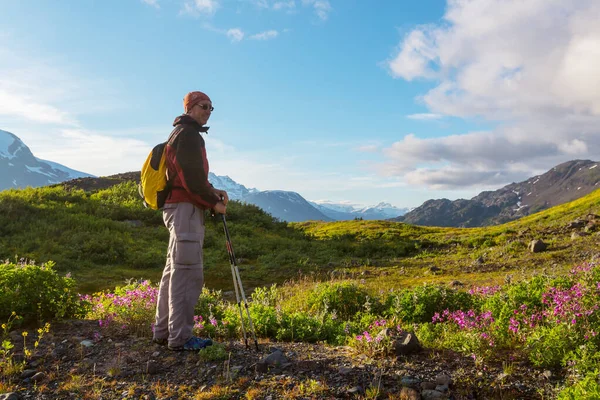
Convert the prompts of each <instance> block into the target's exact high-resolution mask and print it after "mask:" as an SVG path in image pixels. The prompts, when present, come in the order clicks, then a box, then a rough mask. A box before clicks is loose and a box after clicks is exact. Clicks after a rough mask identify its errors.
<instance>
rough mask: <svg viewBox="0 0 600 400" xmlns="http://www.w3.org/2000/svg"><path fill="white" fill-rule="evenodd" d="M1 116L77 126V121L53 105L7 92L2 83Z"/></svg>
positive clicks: (0, 88)
mask: <svg viewBox="0 0 600 400" xmlns="http://www.w3.org/2000/svg"><path fill="white" fill-rule="evenodd" d="M0 115H3V116H9V117H18V118H21V119H25V120H29V121H32V122H38V123H47V124H59V125H77V122H76V120H75V119H74V118H73V117H72V116H71V115H69V113H67V112H65V111H63V110H60V109H59V108H57V107H55V106H53V105H51V104H44V103H42V102H39V101H38V100H37V99H36V98H34V97H33V96H28V95H26V94H16V93H13V92H11V91H8V90H5V89H3V88H2V82H0Z"/></svg>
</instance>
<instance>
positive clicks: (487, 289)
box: [0, 182, 600, 400]
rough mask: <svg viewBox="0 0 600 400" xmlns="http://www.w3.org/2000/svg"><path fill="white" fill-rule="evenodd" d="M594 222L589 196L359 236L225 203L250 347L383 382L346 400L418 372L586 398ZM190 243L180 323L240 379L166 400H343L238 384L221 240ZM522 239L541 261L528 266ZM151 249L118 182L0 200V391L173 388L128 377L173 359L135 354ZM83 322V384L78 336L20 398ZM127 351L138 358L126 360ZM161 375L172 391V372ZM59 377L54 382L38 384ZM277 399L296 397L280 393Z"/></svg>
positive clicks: (378, 227)
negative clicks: (195, 271) (474, 221)
mask: <svg viewBox="0 0 600 400" xmlns="http://www.w3.org/2000/svg"><path fill="white" fill-rule="evenodd" d="M599 208H600V192H594V193H591V194H589V195H588V196H586V197H584V198H581V199H579V200H577V201H574V202H572V203H569V204H565V205H562V206H559V207H555V208H552V209H549V210H546V211H544V212H541V213H538V214H535V215H532V216H529V217H527V218H524V219H522V220H519V221H514V222H511V223H507V224H504V225H500V226H495V227H486V228H470V229H460V228H431V227H418V226H411V225H406V224H402V223H395V222H388V221H358V220H357V221H347V222H331V223H323V222H306V223H295V224H285V223H281V222H278V221H275V220H274V219H273V218H271V217H270V216H269V215H268V214H265V213H264V212H263V211H261V210H260V209H258V208H257V207H255V206H249V205H244V204H240V203H238V202H232V203H231V205H230V207H229V208H228V226H229V228H230V231H231V234H232V239H233V242H234V247H235V250H236V253H237V256H238V258H239V259H240V266H241V274H242V278H243V280H244V285H245V287H246V289H247V293H248V296H249V300H250V306H249V308H248V312H249V313H250V314H251V316H252V320H253V324H254V325H253V326H254V327H255V328H256V334H257V336H258V339H259V340H260V342H261V345H262V346H264V347H265V348H266V347H269V346H270V345H271V344H272V343H276V344H277V345H278V346H288V344H289V347H288V348H289V349H292V348H293V349H295V350H294V352H296V350H297V349H298V346H308V343H311V345H310V346H311V347H310V348H309V347H304V349H305V350H303V351H300V353H302V354H308V355H309V358H310V357H311V356H312V355H314V354H315V349H318V352H320V354H321V355H320V357H321V359H322V360H324V361H323V362H324V364H326V365H330V364H333V363H335V362H337V361H336V360H338V359H339V356H340V351H348V359H347V361H346V362H347V363H351V364H355V363H357V362H358V363H362V364H364V365H367V364H368V365H371V366H373V370H372V372H371V374H379V376H380V380H379V382H381V381H385V382H386V386H385V390H384V389H383V388H382V386H381V385H380V383H372V384H369V386H368V387H367V388H366V389H365V396H364V397H358V398H365V399H367V398H369V399H379V398H390V399H391V398H405V397H402V396H403V395H402V391H404V388H403V387H405V386H406V385H409V386H410V384H408V383H405V380H406V379H408V378H409V377H410V378H411V379H413V377H411V376H410V375H407V374H408V372H406V371H405V370H404V369H403V368H406V367H407V366H410V365H416V367H415V370H416V371H417V372H418V373H419V374H421V373H423V372H424V371H425V372H426V371H430V372H429V377H428V378H427V379H428V380H429V383H431V382H432V381H435V380H436V379H437V378H436V377H435V374H437V372H435V371H439V366H440V365H449V364H452V363H454V362H455V361H456V360H458V359H460V360H461V361H460V362H459V363H458V364H456V363H454V364H452V365H451V366H450V367H449V368H445V369H448V371H449V372H450V373H451V374H452V379H453V380H454V382H455V383H454V385H453V386H452V388H451V391H452V393H453V395H456V398H473V397H468V396H470V395H471V394H476V398H489V399H505V398H515V399H516V398H532V399H546V398H558V399H561V400H562V399H579V398H599V396H600V385H598V383H597V375H598V370H599V368H600V363H599V361H598V360H599V359H598V356H597V355H598V354H600V352H599V350H600V334H599V332H600V313H599V312H598V310H600V304H598V293H600V266H599V265H598V264H597V262H596V260H595V259H596V253H597V248H598V241H599V238H600V236H598V235H597V234H596V232H595V230H596V228H597V225H596V224H600V220H597V218H596V213H597V212H598V211H599ZM207 226H208V229H207V236H206V246H205V247H206V252H205V264H206V286H207V288H205V290H204V291H203V293H202V295H201V296H200V299H199V302H198V304H197V305H196V308H195V311H194V312H195V316H194V318H195V321H196V320H197V321H198V323H197V324H195V326H194V332H195V334H196V335H199V336H206V337H210V338H213V339H214V340H217V341H218V342H220V343H223V344H217V345H215V346H212V347H211V348H210V350H211V351H210V352H208V353H206V354H204V353H202V352H201V353H199V355H201V356H202V357H206V360H212V361H217V362H218V363H219V365H221V363H220V362H221V361H224V360H226V359H229V358H232V357H233V359H235V360H236V361H235V363H236V364H235V365H236V366H237V367H239V368H243V370H244V371H247V374H248V375H247V376H243V377H241V378H240V379H238V380H231V379H230V378H229V377H230V375H229V364H228V363H227V364H223V365H222V366H221V367H219V368H221V369H219V370H218V371H220V372H218V374H220V375H219V376H220V377H221V378H218V379H217V380H216V381H215V380H213V379H212V378H206V379H204V378H199V379H203V380H202V382H203V384H206V385H207V386H206V387H209V388H210V390H209V391H206V392H204V388H201V389H198V390H196V389H195V388H193V387H186V386H185V385H184V383H185V382H187V381H186V380H185V378H181V379H180V380H179V381H177V384H178V385H180V386H179V389H178V390H181V391H182V392H181V393H180V394H181V396H182V398H259V397H257V396H258V394H257V393H259V392H261V393H262V392H263V391H267V392H268V393H270V394H272V395H273V396H275V397H274V398H340V396H342V397H344V396H345V395H346V394H347V388H348V387H351V385H354V384H355V383H354V381H353V379H354V378H352V376H351V375H350V376H348V377H345V378H341V377H339V376H338V375H339V374H335V373H334V374H333V375H331V374H329V373H326V374H321V375H318V374H317V375H316V378H315V379H317V378H318V381H317V380H314V381H310V382H309V383H310V385H309V383H306V382H308V381H304V380H303V375H302V370H301V367H300V366H301V365H304V364H302V362H304V361H306V362H309V361H310V362H312V360H310V359H308V360H304V361H298V363H297V364H296V365H294V367H293V368H295V369H293V370H292V371H290V372H289V376H290V378H289V379H292V380H293V381H289V383H290V385H283V384H275V385H273V384H272V381H270V380H269V378H268V377H269V376H271V375H272V374H275V370H273V371H270V374H271V375H269V374H267V375H264V376H265V377H266V378H265V379H263V380H259V381H256V380H253V379H250V378H249V377H250V376H255V375H254V374H255V368H256V357H255V356H254V355H252V354H251V353H249V352H248V351H247V350H244V349H243V348H242V346H241V345H237V344H236V343H238V342H239V339H240V337H241V336H240V335H241V326H242V322H243V321H244V320H245V317H240V314H239V311H240V310H239V309H236V306H235V304H234V303H233V302H231V301H228V300H231V295H230V291H231V289H232V284H231V283H230V280H231V275H230V269H229V266H228V261H227V260H228V258H227V255H226V251H225V246H224V234H223V232H222V226H221V224H220V220H219V219H218V218H214V217H208V218H207ZM534 239H538V240H540V239H541V240H543V241H544V242H545V243H546V245H547V249H545V250H544V251H541V252H535V253H534V252H531V251H529V249H528V244H529V243H530V242H531V241H532V240H534ZM167 240H168V235H167V231H166V229H165V227H164V226H163V224H162V220H161V213H160V212H156V211H152V210H147V209H144V208H143V207H142V206H141V202H140V201H139V200H138V195H137V190H136V186H135V183H134V182H122V183H118V184H116V185H114V186H112V187H109V188H108V189H99V190H96V191H91V192H86V191H84V190H81V189H76V188H68V189H67V188H65V187H63V186H62V185H57V186H54V187H46V188H40V189H25V190H10V191H5V192H0V258H2V259H6V261H5V262H4V263H0V289H1V290H0V317H1V318H2V319H3V324H2V338H3V339H2V340H3V343H2V345H3V350H2V351H0V377H1V378H3V379H4V382H6V383H4V384H2V383H0V392H2V391H10V390H21V391H23V393H34V394H36V395H37V394H40V393H42V392H47V391H48V390H50V392H48V393H51V394H52V395H57V396H58V397H56V398H72V396H73V393H78V394H79V395H81V398H99V397H98V394H99V393H100V392H102V398H121V397H122V393H123V390H122V388H120V386H118V384H117V382H118V381H119V382H120V380H122V379H123V377H121V376H120V375H119V371H120V370H121V368H128V367H127V365H129V364H131V363H133V362H135V360H138V361H139V360H141V361H140V362H141V363H143V364H144V365H145V366H146V367H145V368H146V370H145V369H143V368H144V367H143V366H141V367H140V368H141V369H138V370H141V371H142V372H141V374H137V373H135V372H132V373H133V375H128V376H130V377H129V378H126V379H128V385H133V386H136V385H137V386H136V387H137V389H136V390H139V391H140V393H142V392H144V393H152V394H153V395H154V394H156V395H157V396H158V397H157V398H163V397H168V396H167V395H166V393H171V392H169V390H170V386H169V384H163V382H166V381H168V380H169V379H172V378H173V375H171V374H170V372H169V371H168V370H166V371H162V372H161V371H155V372H158V373H157V374H156V375H155V376H152V377H149V375H147V374H146V372H144V371H147V368H148V365H147V364H145V363H147V361H146V360H149V359H150V357H153V358H154V357H159V358H160V359H161V362H165V363H169V362H171V361H172V360H174V359H175V358H173V357H172V356H171V355H168V354H166V353H163V352H161V351H160V350H158V351H157V350H156V347H152V345H151V344H149V343H150V339H149V335H150V334H151V326H152V322H153V321H154V312H155V307H156V296H157V291H158V289H157V287H156V282H157V281H158V278H159V276H160V274H161V270H162V267H163V262H164V258H165V251H166V246H167ZM31 260H35V261H36V264H37V265H32V263H31ZM49 260H53V261H54V262H55V263H48V261H49ZM42 263H44V264H43V265H41V264H42ZM68 272H70V273H71V274H70V276H69V274H67V273H68ZM132 278H133V279H134V281H132V282H130V283H129V284H127V285H123V283H124V281H125V280H127V279H132ZM142 279H150V280H152V281H153V282H154V284H151V283H150V282H148V281H147V280H142ZM273 283H278V285H271V284H273ZM115 286H117V287H115ZM99 289H103V292H102V293H94V294H92V295H86V296H80V295H79V294H80V293H86V292H87V293H91V292H95V291H97V290H99ZM210 289H222V291H221V290H210ZM252 289H253V290H252ZM228 292H229V293H228ZM73 318H75V319H73ZM88 322H89V323H90V324H89V325H88V326H89V329H88V332H87V334H83V335H82V337H89V338H93V339H94V341H93V343H92V341H88V343H87V344H88V345H89V344H90V343H92V344H93V346H95V347H94V349H96V348H100V349H103V350H99V351H97V352H96V350H92V352H93V353H94V354H98V356H97V357H98V358H96V359H95V361H94V363H95V364H94V369H93V370H89V368H88V367H89V366H90V365H91V364H90V363H87V364H86V363H84V362H81V360H82V357H83V356H84V355H83V351H84V350H83V343H84V342H86V341H85V340H83V341H81V338H80V337H79V336H78V338H77V339H76V341H75V346H79V347H73V349H77V348H79V349H80V350H78V351H70V352H68V354H70V356H71V358H77V361H74V364H71V363H70V362H71V361H69V356H68V355H65V356H62V357H61V358H56V359H53V360H54V361H52V363H50V361H49V362H48V364H44V365H43V366H41V367H38V368H39V369H41V370H42V371H46V373H48V379H49V380H50V381H51V384H52V385H54V386H53V387H52V388H51V389H49V387H48V386H46V385H45V384H42V385H39V386H37V384H35V385H32V384H31V383H30V382H25V381H23V382H21V378H19V377H20V376H21V374H23V373H25V372H26V371H28V372H30V371H29V370H27V369H26V367H27V366H29V365H32V363H33V362H35V360H34V358H33V357H37V358H36V359H38V358H39V359H44V356H42V355H43V354H46V355H48V354H50V355H51V354H53V350H54V348H53V346H54V344H55V343H52V344H50V343H51V341H49V340H45V338H44V340H42V337H43V336H44V335H45V334H51V335H55V336H54V337H57V336H56V335H58V337H60V338H61V340H57V341H56V342H57V343H68V342H69V340H75V339H74V338H72V336H73V332H78V335H79V334H80V332H81V330H80V328H81V327H82V326H85V325H86V324H87V323H88ZM246 322H248V321H246ZM21 324H23V325H22V326H23V327H24V329H27V328H28V327H30V326H35V327H37V326H39V328H38V329H37V335H36V334H35V331H33V330H31V329H30V332H27V331H26V330H25V331H23V332H22V333H21V334H18V333H16V332H15V331H12V332H11V330H12V328H13V327H15V328H16V327H17V326H21ZM51 326H52V329H51ZM50 332H52V333H50ZM15 333H16V335H15ZM28 333H30V334H31V335H32V336H35V337H36V341H35V342H33V348H31V347H29V348H28V347H27V346H31V343H32V342H28V341H27V339H26V338H27V335H28ZM407 333H411V334H413V333H414V334H415V335H416V337H418V340H419V342H420V346H422V349H421V350H419V351H417V352H416V354H414V355H412V356H410V358H405V357H406V355H404V353H401V354H400V356H399V358H396V356H398V355H399V353H398V352H397V348H398V343H399V342H398V341H399V340H400V339H399V337H404V336H402V335H405V334H407ZM62 338H65V339H62ZM402 340H404V339H402ZM123 341H125V342H126V343H127V345H126V346H125V347H126V349H125V350H123V351H124V352H125V353H126V355H127V357H124V359H125V360H126V361H122V362H121V361H120V360H119V357H117V359H116V360H115V359H114V354H115V346H116V344H117V343H118V344H119V345H121V347H119V349H121V348H122V347H123ZM46 342H47V343H46ZM299 342H300V343H299ZM28 343H30V344H28ZM40 343H42V344H41V345H40ZM225 343H229V345H226V344H225ZM16 345H18V346H16ZM38 345H39V347H38ZM15 346H16V347H15ZM339 346H342V347H339ZM118 351H119V352H120V351H122V350H118ZM139 351H144V355H142V356H140V354H139V353H134V352H139ZM71 353H72V354H71ZM89 354H92V353H89ZM89 354H88V355H89ZM119 354H121V353H119ZM202 354H204V355H202ZM295 354H297V353H295ZM317 354H318V353H317ZM19 357H20V358H19ZM50 359H52V356H50V358H49V359H48V360H50ZM361 360H362V361H361ZM403 360H404V361H403ZM96 362H97V363H96ZM423 363H429V367H427V366H425V367H424V366H423V365H424V364H423ZM187 364H188V363H187V362H186V365H187ZM96 365H98V366H99V367H98V370H96ZM189 365H190V366H192V368H195V369H198V368H197V367H193V366H194V365H198V364H196V363H195V362H192V363H189ZM215 365H216V364H215ZM311 365H312V364H311ZM86 366H88V367H86ZM86 368H88V369H86ZM174 368H177V374H175V375H176V376H180V373H181V368H185V367H182V366H181V365H179V364H178V366H176V367H174ZM215 368H217V367H216V366H215ZM267 369H268V368H267ZM59 370H60V371H67V370H68V371H70V372H69V373H66V374H63V373H61V374H54V373H53V372H52V371H59ZM200 370H201V371H204V370H211V371H212V369H211V368H208V369H206V368H200ZM97 371H101V373H100V375H97ZM385 371H387V372H385ZM51 372H52V373H51ZM434 372H435V374H434ZM195 373H196V374H197V371H195ZM244 373H245V374H246V372H244ZM357 373H359V372H358V370H357ZM360 373H361V374H362V372H360ZM398 374H402V375H405V376H404V377H403V378H402V379H399V376H398ZM190 376H191V375H190ZM541 376H544V377H545V378H543V379H544V381H541V380H540V379H541V378H540V377H541ZM548 377H551V379H550V378H548ZM148 379H150V380H152V384H151V387H149V385H148V382H149V381H148ZM423 379H425V378H423ZM0 382H2V381H1V380H0ZM340 382H341V383H340ZM373 382H375V381H373ZM216 383H218V384H216ZM256 385H258V386H259V389H257V390H258V392H255V388H254V387H255V386H256ZM303 385H304V386H303ZM306 385H309V386H306ZM133 386H132V387H133ZM292 387H297V388H303V389H298V390H299V391H291V392H290V391H289V390H291V389H289V388H292ZM436 388H437V386H436ZM294 390H295V389H294ZM436 390H437V389H436ZM369 393H370V394H369ZM423 393H425V389H423ZM440 393H441V392H440ZM169 396H170V395H169ZM398 396H399V397H398ZM594 396H595V397H594Z"/></svg>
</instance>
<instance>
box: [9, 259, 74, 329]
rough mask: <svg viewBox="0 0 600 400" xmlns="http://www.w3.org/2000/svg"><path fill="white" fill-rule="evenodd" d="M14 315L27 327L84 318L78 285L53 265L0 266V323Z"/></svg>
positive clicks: (21, 264) (22, 264)
mask: <svg viewBox="0 0 600 400" xmlns="http://www.w3.org/2000/svg"><path fill="white" fill-rule="evenodd" d="M13 312H16V314H17V315H19V316H20V317H22V318H23V322H24V323H29V322H33V321H37V322H38V323H39V322H42V321H49V320H52V319H61V318H71V317H77V316H81V315H82V314H83V312H84V310H83V308H82V305H81V303H80V301H79V295H78V294H77V292H76V291H75V281H74V280H73V279H71V278H69V277H63V276H59V275H58V274H57V273H56V271H55V270H54V263H53V262H51V261H50V262H47V263H46V264H42V265H40V266H38V265H35V264H32V263H25V262H22V263H18V264H12V263H6V262H5V263H3V264H0V320H7V319H8V318H9V316H10V315H12V313H13Z"/></svg>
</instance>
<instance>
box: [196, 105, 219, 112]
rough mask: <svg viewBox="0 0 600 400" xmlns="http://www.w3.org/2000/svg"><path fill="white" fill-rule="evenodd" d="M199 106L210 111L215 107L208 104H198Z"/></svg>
mask: <svg viewBox="0 0 600 400" xmlns="http://www.w3.org/2000/svg"><path fill="white" fill-rule="evenodd" d="M196 105H197V106H198V107H200V108H201V109H203V110H204V111H206V110H210V111H214V110H215V108H214V107H213V106H209V105H208V104H196Z"/></svg>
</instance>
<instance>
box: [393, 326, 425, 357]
mask: <svg viewBox="0 0 600 400" xmlns="http://www.w3.org/2000/svg"><path fill="white" fill-rule="evenodd" d="M392 346H393V348H394V352H395V353H396V355H397V356H404V355H408V354H413V353H416V352H418V351H420V350H421V344H420V343H419V339H417V336H416V335H415V334H414V333H409V332H400V333H399V334H398V337H397V338H396V339H394V340H393V342H392Z"/></svg>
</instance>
